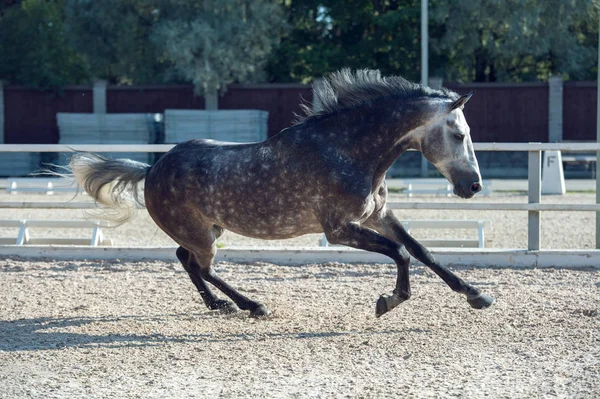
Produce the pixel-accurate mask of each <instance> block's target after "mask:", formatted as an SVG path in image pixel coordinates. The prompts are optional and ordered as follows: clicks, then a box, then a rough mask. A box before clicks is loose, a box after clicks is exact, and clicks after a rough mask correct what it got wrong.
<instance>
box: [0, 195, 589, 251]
mask: <svg viewBox="0 0 600 399" xmlns="http://www.w3.org/2000/svg"><path fill="white" fill-rule="evenodd" d="M71 198H72V196H71V195H68V194H62V195H53V196H46V195H40V194H30V195H22V194H19V195H9V194H5V193H0V201H57V202H66V201H69V200H70V199H71ZM86 199H87V200H89V198H87V197H78V198H76V200H77V201H80V200H86ZM390 200H393V201H404V202H408V201H421V202H464V201H465V200H462V199H460V198H458V197H453V198H446V197H443V196H420V197H415V198H410V199H409V198H407V197H406V196H402V195H391V196H390ZM471 201H473V202H484V203H485V202H504V203H527V196H526V195H523V194H511V193H496V192H495V193H494V194H493V195H492V196H491V197H477V198H476V199H473V200H471ZM595 201H596V197H595V194H585V193H577V194H567V195H564V196H544V197H543V199H542V202H543V203H570V204H593V203H595ZM395 213H396V215H397V216H398V218H400V220H419V219H433V220H438V219H468V220H472V219H484V220H489V221H490V222H491V226H490V227H489V228H488V229H486V241H487V245H486V246H487V247H489V248H517V249H525V248H527V212H525V211H512V212H508V211H507V212H501V211H471V210H464V211H445V210H416V211H415V210H397V211H396V212H395ZM83 217H84V215H83V211H82V210H77V209H75V210H48V209H0V219H78V218H83ZM541 220H542V231H541V234H542V248H543V249H593V248H595V238H594V237H595V215H594V212H542V216H541ZM140 232H143V234H140ZM413 234H414V236H415V237H416V238H477V231H476V230H475V229H470V230H463V229H452V230H446V229H440V230H437V229H436V230H414V231H413ZM31 235H32V237H33V236H37V237H49V236H55V237H58V236H71V237H82V236H83V237H85V236H89V237H90V238H91V229H89V230H87V231H86V230H76V229H69V230H67V229H65V230H63V231H60V230H58V229H53V230H52V231H50V230H44V229H35V230H34V229H32V230H31ZM104 235H105V237H106V238H111V239H113V241H114V243H115V245H117V246H150V247H156V246H173V245H175V243H174V242H173V241H172V240H171V239H170V238H169V237H168V236H167V235H166V234H164V233H163V232H162V231H161V230H160V229H159V228H158V227H157V226H156V225H155V224H154V222H153V221H152V219H151V218H150V216H149V215H148V213H147V212H146V211H145V210H142V211H140V212H139V213H138V214H137V216H136V218H135V219H134V220H133V221H132V222H130V223H127V224H125V225H123V226H120V227H118V228H116V229H104ZM16 236H17V229H15V228H12V229H11V228H0V237H15V238H16ZM320 238H321V235H318V234H309V235H306V236H302V237H298V238H294V239H290V240H270V241H267V240H257V239H252V238H247V237H242V236H240V235H237V234H234V233H231V232H226V233H225V234H224V235H223V236H222V237H221V238H220V239H219V245H220V246H226V247H232V246H288V247H289V246H317V245H319V239H320Z"/></svg>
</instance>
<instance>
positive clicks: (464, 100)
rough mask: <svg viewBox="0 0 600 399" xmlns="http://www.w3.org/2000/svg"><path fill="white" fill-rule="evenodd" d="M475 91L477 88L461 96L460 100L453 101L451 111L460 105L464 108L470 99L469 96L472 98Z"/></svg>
mask: <svg viewBox="0 0 600 399" xmlns="http://www.w3.org/2000/svg"><path fill="white" fill-rule="evenodd" d="M473 93H475V90H473V91H472V92H470V93H469V94H465V95H464V96H461V97H460V98H459V99H458V100H456V101H454V102H453V103H452V106H451V107H450V112H452V111H454V110H455V109H456V108H459V107H460V108H461V109H462V108H463V107H464V106H465V104H466V103H467V101H469V98H471V96H472V95H473Z"/></svg>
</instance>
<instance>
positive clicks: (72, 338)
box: [0, 313, 430, 352]
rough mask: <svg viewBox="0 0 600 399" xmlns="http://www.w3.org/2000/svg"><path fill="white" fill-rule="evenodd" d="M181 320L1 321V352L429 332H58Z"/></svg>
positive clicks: (156, 318) (36, 319)
mask: <svg viewBox="0 0 600 399" xmlns="http://www.w3.org/2000/svg"><path fill="white" fill-rule="evenodd" d="M192 316H194V317H197V318H198V320H199V321H200V319H202V318H214V317H221V316H220V315H218V314H213V313H208V314H204V313H203V314H195V315H192ZM178 317H181V318H183V317H190V314H164V315H155V316H150V317H149V316H135V315H133V316H118V317H110V316H101V317H58V318H53V317H38V318H32V319H20V320H0V337H2V339H0V351H6V352H17V351H37V350H56V349H62V348H123V347H146V346H160V345H162V344H164V343H165V342H180V343H207V342H240V341H254V340H256V341H264V340H279V339H318V338H327V337H338V336H348V335H355V336H361V335H380V334H404V333H407V332H412V333H428V332H430V331H429V330H425V329H418V328H417V329H409V330H408V331H407V329H399V330H381V331H373V330H340V331H317V332H314V331H310V332H298V331H294V332H274V333H266V334H265V333H264V332H260V333H248V332H245V333H239V334H221V333H214V334H213V333H209V334H185V333H182V334H179V335H171V336H167V335H164V334H161V333H158V332H157V333H150V334H144V335H140V334H127V333H117V334H115V333H106V334H98V335H95V334H87V333H79V332H60V331H53V330H55V329H59V330H60V329H65V328H73V327H74V328H77V327H84V326H85V325H88V324H92V323H95V324H98V323H107V324H113V323H115V322H119V321H123V320H125V319H133V320H138V321H142V322H143V321H148V322H157V321H159V322H160V321H163V322H164V321H166V320H167V319H172V318H178Z"/></svg>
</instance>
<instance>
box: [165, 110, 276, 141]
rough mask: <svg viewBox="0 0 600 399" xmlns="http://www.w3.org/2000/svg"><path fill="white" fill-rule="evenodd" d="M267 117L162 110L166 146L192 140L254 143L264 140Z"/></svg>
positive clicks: (265, 114) (242, 112) (248, 113)
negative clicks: (163, 113) (163, 111)
mask: <svg viewBox="0 0 600 399" xmlns="http://www.w3.org/2000/svg"><path fill="white" fill-rule="evenodd" d="M268 119H269V113H268V112H267V111H261V110H219V111H203V110H175V109H167V110H165V143H181V142H183V141H187V140H191V139H198V138H204V139H213V140H220V141H233V142H255V141H263V140H265V139H266V138H267V130H268Z"/></svg>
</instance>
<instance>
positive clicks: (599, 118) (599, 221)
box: [596, 21, 600, 249]
mask: <svg viewBox="0 0 600 399" xmlns="http://www.w3.org/2000/svg"><path fill="white" fill-rule="evenodd" d="M598 28H599V29H600V21H599V22H598ZM598 39H599V40H600V30H598ZM596 88H597V90H596V91H597V93H596V99H597V102H598V105H597V108H596V141H597V142H598V143H600V42H598V79H597V83H596ZM598 176H600V151H597V152H596V204H600V180H598ZM596 249H600V212H596Z"/></svg>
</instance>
